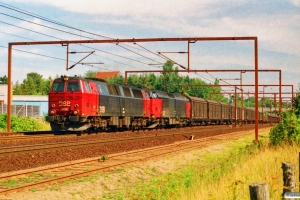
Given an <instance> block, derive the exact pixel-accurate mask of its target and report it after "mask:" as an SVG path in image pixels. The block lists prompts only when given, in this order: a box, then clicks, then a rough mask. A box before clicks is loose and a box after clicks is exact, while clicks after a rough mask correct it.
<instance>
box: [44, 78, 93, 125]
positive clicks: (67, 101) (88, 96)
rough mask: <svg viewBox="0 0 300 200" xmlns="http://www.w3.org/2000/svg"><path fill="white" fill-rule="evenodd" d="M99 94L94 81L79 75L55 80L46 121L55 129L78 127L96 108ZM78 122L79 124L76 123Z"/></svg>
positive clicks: (50, 94)
mask: <svg viewBox="0 0 300 200" xmlns="http://www.w3.org/2000/svg"><path fill="white" fill-rule="evenodd" d="M96 105H97V94H95V91H94V90H93V83H90V82H87V81H83V80H81V79H79V77H77V76H75V77H67V76H62V77H60V78H58V79H55V80H54V81H53V84H52V87H51V89H50V91H49V111H48V116H46V121H49V122H50V125H51V128H52V129H53V130H61V129H68V128H66V127H67V126H68V124H69V123H70V122H74V123H75V125H74V124H72V129H75V130H76V129H78V128H79V127H80V126H81V125H80V123H79V122H85V121H86V120H87V116H89V115H91V114H93V113H94V112H95V110H96ZM76 123H77V124H76Z"/></svg>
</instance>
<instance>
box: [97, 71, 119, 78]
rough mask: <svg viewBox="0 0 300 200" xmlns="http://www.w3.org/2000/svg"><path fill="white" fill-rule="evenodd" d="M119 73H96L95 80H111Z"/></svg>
mask: <svg viewBox="0 0 300 200" xmlns="http://www.w3.org/2000/svg"><path fill="white" fill-rule="evenodd" d="M119 74H120V72H119V71H111V72H97V74H96V78H101V79H108V78H113V77H115V76H117V75H119Z"/></svg>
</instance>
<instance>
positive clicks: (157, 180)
mask: <svg viewBox="0 0 300 200" xmlns="http://www.w3.org/2000/svg"><path fill="white" fill-rule="evenodd" d="M260 139H261V142H259V143H253V142H252V140H253V136H251V137H248V139H244V140H238V141H232V142H227V143H226V145H225V148H222V150H221V151H218V152H216V151H211V150H205V151H202V153H194V154H193V155H198V156H199V157H200V158H201V159H197V160H193V161H191V162H187V163H186V165H185V166H184V167H183V168H181V169H178V170H175V171H172V172H169V173H167V174H162V175H159V176H156V177H154V178H152V179H150V180H146V181H145V180H142V179H141V181H140V182H138V183H137V184H135V185H134V186H128V187H127V188H124V189H123V191H122V196H120V195H119V194H118V193H114V194H109V196H106V197H105V195H104V196H103V198H104V199H120V198H121V199H145V200H146V199H159V200H164V199H226V200H227V199H241V198H242V196H241V195H244V194H247V192H246V191H245V190H243V191H242V190H241V188H242V187H243V188H244V187H245V185H246V184H247V183H246V180H240V179H236V180H224V177H225V176H228V177H231V176H232V173H234V172H235V171H236V169H237V168H239V166H240V165H242V164H243V163H245V162H246V161H247V160H248V159H249V158H251V157H254V156H257V155H258V154H259V152H260V151H264V149H265V148H267V142H268V141H267V140H266V139H267V137H261V138H260ZM279 167H280V166H279ZM249 168H250V167H249ZM252 169H254V168H252ZM152 170H153V172H155V171H156V168H155V167H153V168H152ZM252 172H253V170H252ZM224 181H225V182H226V184H225V186H224V188H222V189H220V188H219V186H220V183H222V182H224ZM257 181H259V180H257ZM249 184H250V183H249ZM223 185H224V184H223ZM207 186H209V187H207ZM247 187H248V185H247ZM216 188H217V189H216ZM220 190H224V191H226V195H225V194H224V193H222V194H221V195H217V196H216V193H219V191H220ZM197 194H201V195H200V196H197ZM248 196H249V195H248ZM248 196H246V198H245V199H248Z"/></svg>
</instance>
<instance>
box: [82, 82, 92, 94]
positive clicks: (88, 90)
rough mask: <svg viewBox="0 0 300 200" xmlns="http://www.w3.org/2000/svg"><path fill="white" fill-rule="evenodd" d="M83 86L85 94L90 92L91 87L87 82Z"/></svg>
mask: <svg viewBox="0 0 300 200" xmlns="http://www.w3.org/2000/svg"><path fill="white" fill-rule="evenodd" d="M84 86H85V89H86V91H87V92H92V89H91V86H90V83H89V82H84Z"/></svg>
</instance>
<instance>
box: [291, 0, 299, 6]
mask: <svg viewBox="0 0 300 200" xmlns="http://www.w3.org/2000/svg"><path fill="white" fill-rule="evenodd" d="M289 1H290V2H291V3H292V4H293V5H294V6H297V7H300V0H289Z"/></svg>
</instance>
